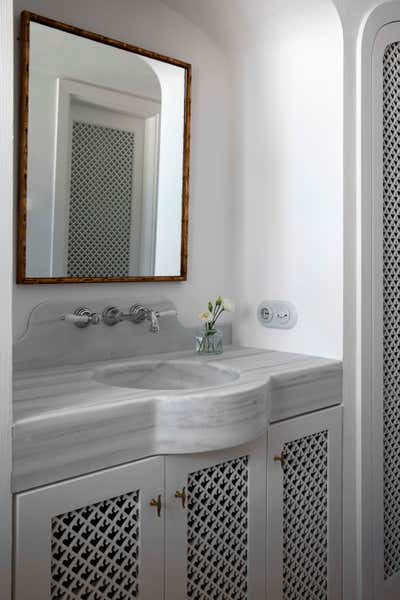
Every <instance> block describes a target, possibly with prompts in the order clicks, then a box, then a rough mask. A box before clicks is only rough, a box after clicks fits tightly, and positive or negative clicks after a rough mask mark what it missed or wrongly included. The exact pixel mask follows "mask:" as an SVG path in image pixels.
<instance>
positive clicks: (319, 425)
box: [267, 408, 342, 600]
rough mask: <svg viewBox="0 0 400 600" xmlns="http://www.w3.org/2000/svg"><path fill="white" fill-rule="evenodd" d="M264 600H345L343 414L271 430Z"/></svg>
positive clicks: (302, 419)
mask: <svg viewBox="0 0 400 600" xmlns="http://www.w3.org/2000/svg"><path fill="white" fill-rule="evenodd" d="M267 489H268V502H267V505H268V518H267V599H268V600H282V599H285V600H305V599H318V600H339V599H340V598H341V597H342V591H341V590H342V578H341V573H342V546H341V544H342V511H341V506H342V409H341V408H334V409H330V410H323V411H320V412H317V413H314V414H312V415H308V416H304V417H299V418H295V419H290V420H288V421H283V422H281V423H277V424H274V425H272V426H271V428H270V431H269V435H268V468H267Z"/></svg>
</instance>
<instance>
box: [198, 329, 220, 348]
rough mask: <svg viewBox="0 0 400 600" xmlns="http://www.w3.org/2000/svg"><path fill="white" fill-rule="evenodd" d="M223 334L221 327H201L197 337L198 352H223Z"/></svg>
mask: <svg viewBox="0 0 400 600" xmlns="http://www.w3.org/2000/svg"><path fill="white" fill-rule="evenodd" d="M223 341H224V339H223V334H222V331H220V330H219V329H201V330H200V331H199V333H198V334H197V335H196V337H195V342H196V352H197V353H198V354H222V352H223V351H224V344H223Z"/></svg>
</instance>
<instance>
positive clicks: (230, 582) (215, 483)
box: [186, 456, 249, 600]
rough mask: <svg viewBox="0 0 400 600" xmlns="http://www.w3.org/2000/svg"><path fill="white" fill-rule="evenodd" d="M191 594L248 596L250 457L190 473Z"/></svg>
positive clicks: (228, 599)
mask: <svg viewBox="0 0 400 600" xmlns="http://www.w3.org/2000/svg"><path fill="white" fill-rule="evenodd" d="M187 491H188V515H187V553H188V554H187V571H186V577H187V579H186V582H187V597H188V598H189V599H190V598H193V600H208V599H209V598H216V597H217V598H220V599H221V600H246V598H247V570H248V569H247V563H248V520H249V516H248V513H249V506H248V457H247V456H242V457H240V458H236V459H234V460H231V461H227V462H224V463H221V464H218V465H214V466H212V467H208V468H207V469H202V470H201V471H195V472H194V473H190V475H189V477H188V484H187Z"/></svg>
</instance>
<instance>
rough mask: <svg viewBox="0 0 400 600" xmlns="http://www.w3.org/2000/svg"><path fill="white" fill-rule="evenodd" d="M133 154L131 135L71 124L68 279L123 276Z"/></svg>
mask: <svg viewBox="0 0 400 600" xmlns="http://www.w3.org/2000/svg"><path fill="white" fill-rule="evenodd" d="M134 152H135V137H134V134H133V133H132V132H130V131H125V130H122V129H112V128H111V127H104V126H99V125H94V124H91V123H81V122H79V121H76V122H74V124H73V130H72V156H71V185H70V204H69V224H68V227H69V229H68V276H69V277H126V276H128V275H129V263H130V248H131V220H132V202H133V169H134Z"/></svg>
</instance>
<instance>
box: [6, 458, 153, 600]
mask: <svg viewBox="0 0 400 600" xmlns="http://www.w3.org/2000/svg"><path fill="white" fill-rule="evenodd" d="M163 486H164V482H163V459H162V458H151V459H147V460H143V461H139V462H137V463H133V464H130V465H126V466H122V467H116V468H114V469H109V470H106V471H103V472H99V473H95V474H92V475H87V476H85V477H79V478H77V479H73V480H70V481H66V482H63V483H58V484H55V485H50V486H47V487H44V488H40V489H38V490H33V491H30V492H26V493H22V494H19V495H18V496H17V499H16V548H15V599H16V600H50V599H51V600H61V599H62V600H78V599H79V600H80V599H83V598H90V599H92V600H97V599H98V600H109V599H110V600H114V599H120V598H123V599H125V598H138V600H161V599H162V598H163V587H164V582H163V578H164V545H163V541H164V505H163V501H164V499H163ZM150 502H152V504H153V505H154V506H151V505H150ZM159 502H160V503H161V504H159Z"/></svg>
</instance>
